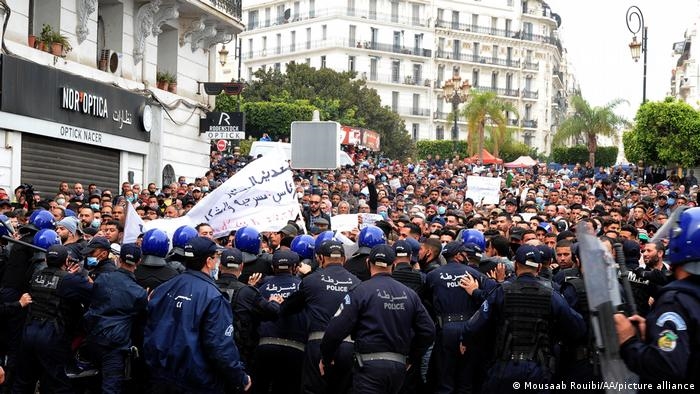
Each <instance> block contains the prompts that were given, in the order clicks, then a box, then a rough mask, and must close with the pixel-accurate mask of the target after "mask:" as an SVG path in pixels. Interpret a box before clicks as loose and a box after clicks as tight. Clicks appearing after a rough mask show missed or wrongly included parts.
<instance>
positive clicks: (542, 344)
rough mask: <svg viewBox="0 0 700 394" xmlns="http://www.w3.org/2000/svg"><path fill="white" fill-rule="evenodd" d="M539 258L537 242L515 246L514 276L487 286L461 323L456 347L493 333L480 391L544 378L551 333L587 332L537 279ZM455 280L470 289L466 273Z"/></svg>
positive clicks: (550, 362) (569, 336)
mask: <svg viewBox="0 0 700 394" xmlns="http://www.w3.org/2000/svg"><path fill="white" fill-rule="evenodd" d="M541 259H542V257H541V253H540V251H539V250H538V249H537V247H536V246H532V245H522V246H520V247H519V248H518V250H517V252H516V255H515V263H516V265H515V271H516V275H517V278H516V279H515V280H514V281H513V282H505V283H504V284H503V285H502V286H500V287H498V288H496V289H495V290H494V291H493V292H491V293H490V294H489V295H488V297H487V299H486V300H485V301H484V303H483V304H482V305H481V307H480V308H479V309H478V311H477V312H476V313H475V314H474V316H472V317H471V319H469V321H468V322H467V324H465V325H464V331H463V333H462V341H461V342H460V351H461V352H464V351H466V349H468V348H469V347H470V346H474V345H475V341H477V340H479V341H481V340H483V337H482V336H481V334H487V335H488V334H490V333H496V338H495V340H496V342H495V343H496V348H495V360H494V361H493V363H492V364H491V365H490V368H489V370H488V375H487V377H486V381H485V382H484V385H483V387H482V390H483V392H487V393H500V392H510V391H511V390H512V389H513V387H514V386H513V385H514V383H516V382H519V383H520V382H532V383H535V384H537V383H549V382H550V381H551V378H552V374H553V373H554V366H555V355H554V345H555V341H556V339H557V338H558V339H561V340H576V339H578V338H580V337H582V336H583V335H584V334H585V332H586V327H585V324H584V322H583V319H582V318H581V315H579V314H578V313H577V312H576V311H574V310H572V309H571V308H570V307H569V305H568V304H567V303H566V301H565V300H564V298H563V297H562V296H561V294H559V293H557V292H556V291H553V290H552V288H551V287H548V286H546V285H544V284H543V283H542V282H541V281H540V280H539V279H537V271H538V269H539V267H540V262H541ZM460 286H461V287H463V288H464V289H465V290H466V291H467V293H472V292H473V291H475V290H476V289H477V281H476V280H475V279H474V278H473V277H472V276H465V277H464V278H462V279H461V281H460ZM489 343H491V342H489Z"/></svg>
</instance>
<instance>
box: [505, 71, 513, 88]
mask: <svg viewBox="0 0 700 394" xmlns="http://www.w3.org/2000/svg"><path fill="white" fill-rule="evenodd" d="M506 90H507V91H511V90H513V73H508V74H506Z"/></svg>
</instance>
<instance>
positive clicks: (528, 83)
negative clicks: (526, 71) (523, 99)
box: [525, 75, 532, 92]
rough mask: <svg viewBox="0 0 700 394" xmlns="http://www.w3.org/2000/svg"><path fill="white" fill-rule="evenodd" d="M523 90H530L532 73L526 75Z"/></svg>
mask: <svg viewBox="0 0 700 394" xmlns="http://www.w3.org/2000/svg"><path fill="white" fill-rule="evenodd" d="M525 90H526V91H527V92H531V91H532V75H528V76H527V77H525Z"/></svg>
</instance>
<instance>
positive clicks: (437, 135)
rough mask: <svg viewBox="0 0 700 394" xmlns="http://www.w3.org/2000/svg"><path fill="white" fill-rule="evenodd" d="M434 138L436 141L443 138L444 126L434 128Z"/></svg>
mask: <svg viewBox="0 0 700 394" xmlns="http://www.w3.org/2000/svg"><path fill="white" fill-rule="evenodd" d="M435 139H436V140H438V141H442V140H444V139H445V128H444V127H443V126H438V127H436V128H435Z"/></svg>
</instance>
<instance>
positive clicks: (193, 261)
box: [184, 253, 216, 271]
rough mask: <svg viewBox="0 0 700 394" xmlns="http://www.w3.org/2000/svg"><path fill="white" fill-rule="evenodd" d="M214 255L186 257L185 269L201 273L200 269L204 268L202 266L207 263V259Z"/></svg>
mask: <svg viewBox="0 0 700 394" xmlns="http://www.w3.org/2000/svg"><path fill="white" fill-rule="evenodd" d="M215 254H216V253H212V254H209V255H206V256H194V257H186V258H185V259H184V260H185V267H187V268H188V269H191V270H195V271H201V270H202V268H204V265H205V264H206V263H207V259H208V258H209V257H212V256H214V255H215Z"/></svg>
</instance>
